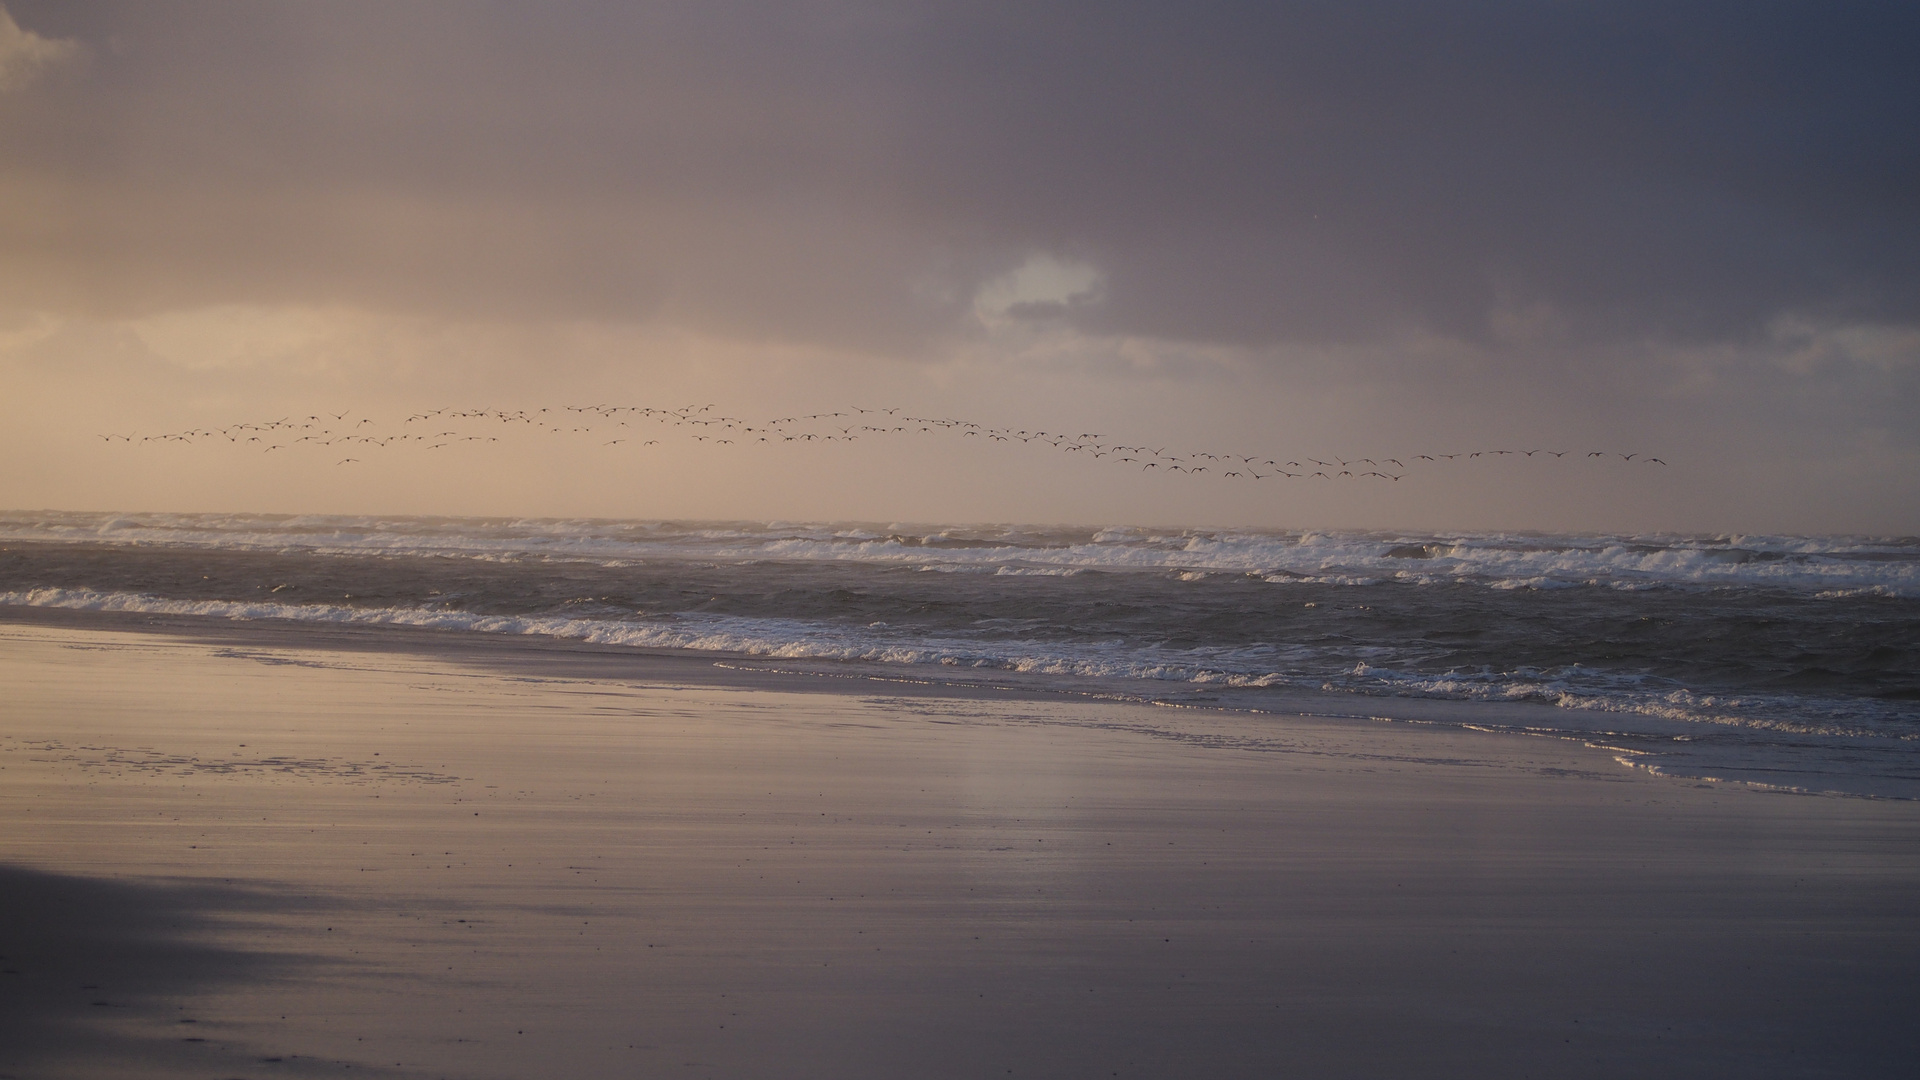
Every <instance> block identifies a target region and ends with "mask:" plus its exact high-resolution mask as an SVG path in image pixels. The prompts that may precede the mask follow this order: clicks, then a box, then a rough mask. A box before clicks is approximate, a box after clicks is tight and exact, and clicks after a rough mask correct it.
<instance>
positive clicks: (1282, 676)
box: [0, 588, 1920, 738]
mask: <svg viewBox="0 0 1920 1080" xmlns="http://www.w3.org/2000/svg"><path fill="white" fill-rule="evenodd" d="M0 605H12V606H23V607H41V608H64V609H71V610H86V611H107V612H129V613H141V614H157V615H182V616H194V617H205V618H219V619H231V620H237V621H247V620H269V619H271V620H286V621H293V622H306V623H323V624H324V623H331V624H356V625H370V626H404V627H416V628H427V629H437V630H446V631H459V632H470V633H483V634H509V635H513V634H520V635H536V636H543V637H552V638H560V639H566V640H574V641H582V642H588V643H592V644H599V645H614V646H623V647H630V648H646V649H668V650H686V651H693V652H715V653H729V654H738V655H745V656H755V657H766V658H773V659H788V660H820V661H861V662H868V663H879V664H899V665H913V666H932V667H939V668H945V669H960V670H968V671H980V672H992V671H1002V672H1012V673H1018V674H1023V675H1040V676H1054V677H1070V678H1082V679H1113V680H1126V681H1130V682H1136V683H1141V682H1144V683H1178V684H1185V685H1188V686H1191V687H1197V688H1225V689H1230V690H1240V691H1258V690H1263V689H1273V690H1311V691H1319V692H1330V693H1344V694H1354V695H1360V696H1367V697H1421V698H1434V699H1441V700H1453V701H1482V702H1529V703H1535V704H1544V705H1551V706H1555V707H1557V708H1559V709H1563V710H1575V711H1585V712H1602V713H1610V714H1618V715H1638V716H1643V717H1649V718H1654V719H1658V720H1662V721H1668V722H1675V723H1681V724H1689V725H1697V724H1708V725H1716V726H1720V727H1728V728H1745V729H1752V730H1765V731H1773V732H1781V733H1791V734H1811V735H1875V736H1885V735H1889V734H1892V735H1893V736H1894V737H1898V738H1913V737H1920V733H1914V732H1910V731H1907V730H1906V729H1908V728H1910V727H1911V724H1910V723H1900V724H1898V725H1897V728H1898V730H1892V729H1890V728H1889V727H1888V725H1887V722H1888V721H1901V720H1902V719H1903V717H1904V713H1903V712H1902V711H1901V710H1900V709H1899V708H1898V707H1897V706H1889V705H1887V704H1885V703H1877V702H1874V701H1871V700H1861V699H1851V700H1845V701H1842V700H1820V699H1809V698H1807V697H1804V696H1802V697H1785V696H1779V695H1767V694H1754V693H1749V694H1735V695H1727V694H1710V693H1702V692H1697V691H1695V690H1691V689H1688V688H1684V687H1678V686H1674V685H1672V684H1671V683H1669V682H1668V681H1666V680H1661V679H1655V678H1651V677H1649V676H1645V675H1639V674H1632V673H1621V672H1608V671H1601V670H1596V669H1591V668H1584V667H1581V666H1580V665H1572V666H1568V667H1562V668H1557V669H1535V668H1522V669H1517V670H1496V669H1492V668H1485V667H1482V668H1478V669H1451V670H1446V671H1441V672H1433V671H1422V670H1418V669H1416V668H1410V667H1406V666H1405V660H1406V658H1405V657H1404V656H1401V655H1398V654H1396V653H1395V651H1394V650H1392V649H1389V648H1385V647H1380V646H1360V645H1355V644H1351V643H1347V644H1342V645H1339V646H1337V647H1310V646H1305V645H1291V646H1276V645H1270V644H1260V645H1248V646H1239V647H1228V646H1218V645H1214V646H1197V647H1188V648H1175V647H1169V646H1166V645H1154V644H1145V645H1143V644H1137V643H1132V644H1130V643H1126V642H1122V641H1115V640H1094V641H1077V642H1076V641H1041V640H1035V639H1032V638H1028V637H1021V636H1017V633H1018V632H1019V631H1020V627H1019V626H1018V625H1011V624H1010V625H1007V626H996V627H992V628H991V629H992V630H994V631H995V633H993V634H991V635H989V634H973V635H967V634H958V633H953V632H947V633H928V632H926V631H925V630H924V629H916V628H914V627H895V626H891V625H889V624H888V623H886V622H884V621H877V622H869V623H865V624H862V625H857V626H855V625H837V624H832V623H823V622H813V621H806V620H799V619H781V618H765V617H742V616H727V615H707V614H689V613H684V612H682V613H678V614H674V615H668V616H662V617H648V616H646V615H644V614H642V613H638V612H636V613H634V614H633V615H632V616H630V617H610V616H608V615H604V614H602V615H594V616H584V615H563V614H531V615H502V614H485V613H479V612H473V611H466V610H460V609H458V608H452V607H447V608H441V607H417V606H387V607H379V606H355V605H351V604H326V603H288V602H282V601H278V600H267V599H262V600H245V601H240V600H189V599H177V598H166V597H158V596H153V595H149V594H144V593H135V592H109V591H99V590H94V589H86V588H38V589H26V590H15V591H11V592H0ZM1142 692H1143V693H1146V691H1142Z"/></svg>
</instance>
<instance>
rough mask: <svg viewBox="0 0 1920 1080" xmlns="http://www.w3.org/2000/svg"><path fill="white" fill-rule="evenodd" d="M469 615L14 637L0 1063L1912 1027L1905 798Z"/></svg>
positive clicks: (826, 1064) (1687, 1071) (1224, 1044)
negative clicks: (506, 635) (511, 633)
mask: <svg viewBox="0 0 1920 1080" xmlns="http://www.w3.org/2000/svg"><path fill="white" fill-rule="evenodd" d="M199 630H204V631H205V633H200V632H198V631H199ZM473 637H475V636H474V635H469V636H467V637H465V638H460V637H456V636H451V635H439V634H432V633H420V632H412V633H409V632H403V631H358V632H354V633H336V632H331V631H323V630H314V629H311V628H307V629H298V628H295V629H289V628H275V627H267V626H256V627H249V626H245V625H236V624H218V625H215V626H211V627H198V628H197V627H196V625H195V624H192V623H190V622H181V623H177V624H175V625H174V626H172V627H171V628H162V630H161V631H160V632H156V631H155V630H153V629H151V628H134V627H132V626H129V625H125V624H116V623H114V622H112V621H110V620H106V619H102V618H94V617H83V616H61V617H46V616H34V617H27V616H22V615H20V614H19V613H10V614H8V616H7V620H6V621H0V687H4V694H5V696H4V700H0V864H4V865H0V954H4V957H5V958H4V960H0V968H4V969H5V974H4V975H0V1005H4V1009H3V1010H0V1074H4V1075H11V1076H18V1077H69V1076H72V1077H109V1076H119V1075H125V1076H183V1077H184V1076H196V1077H250V1078H251V1077H272V1076H312V1075H322V1074H324V1075H329V1076H333V1075H349V1076H361V1075H368V1074H372V1075H392V1076H404V1077H450V1078H476V1080H477V1078H495V1077H526V1078H534V1077H582V1078H586V1077H602V1076H605V1077H614V1076H618V1077H636V1076H643V1077H650V1076H675V1077H682V1076H684V1077H709V1076H711V1077H815V1076H817V1077H876V1078H877V1077H994V1076H1000V1077H1004V1076H1010V1075H1011V1076H1029V1077H1033V1076H1040V1077H1115V1076H1118V1077H1168V1076H1191V1077H1234V1076H1247V1077H1253V1076H1260V1077H1267V1076H1278V1075H1292V1076H1309V1077H1322V1076H1326V1077H1343V1076H1353V1077H1361V1076H1368V1077H1372V1076H1462V1077H1468V1076H1471V1077H1505V1076H1514V1077H1520V1076H1543V1077H1544V1076H1552V1077H1579V1076H1595V1077H1602V1076H1604V1077H1617V1076H1627V1075H1636V1076H1688V1077H1698V1076H1741V1077H1751V1076H1862V1075H1893V1074H1895V1073H1898V1072H1900V1071H1903V1070H1904V1069H1906V1068H1910V1067H1911V1063H1912V1061H1913V1060H1914V1055H1915V1054H1916V1053H1920V1034H1916V1032H1917V1031H1920V1029H1916V1028H1915V1026H1914V1025H1913V1024H1912V1023H1911V1016H1910V1013H1911V1009H1910V1006H1911V1003H1912V1001H1913V991H1914V987H1915V986H1916V984H1917V981H1920V805H1916V804H1913V803H1905V802H1888V801H1872V800H1862V799H1841V798H1831V797H1820V796H1798V795H1783V794H1778V793H1767V792H1762V791H1757V790H1754V789H1748V788H1744V787H1737V786H1731V785H1713V784H1695V783H1692V782H1686V781H1675V780H1671V779H1664V778H1660V777H1653V776H1648V775H1646V774H1645V773H1643V772H1639V771H1635V770H1630V769H1627V768H1623V767H1621V766H1620V765H1619V764H1618V763H1616V762H1615V761H1614V760H1613V757H1612V755H1610V754H1608V753H1606V752H1604V751H1600V750H1595V749H1592V748H1588V747H1585V746H1582V745H1580V744H1576V743H1570V742H1564V741H1559V740H1549V739H1537V738H1521V737H1504V736H1491V735H1478V734H1474V733H1463V732H1457V731H1449V730H1439V729H1433V728H1423V727H1419V726H1410V725H1406V724H1384V723H1369V722H1363V721H1342V720H1326V719H1314V718H1308V717H1299V718H1286V719H1276V718H1271V717H1264V718H1263V717H1247V716H1236V715H1232V714H1223V713H1213V712H1208V711H1204V710H1175V709H1165V708H1153V707H1148V706H1141V705H1133V704H1123V703H1113V702H1102V701H1092V700H1084V699H1074V698H1061V697H1048V696H1045V695H1032V694H1014V693H1004V694H1001V693H995V692H992V691H984V690H983V691H978V692H972V693H966V694H957V693H954V692H952V691H942V690H938V689H937V688H928V687H923V686H912V685H905V684H882V683H872V682H865V681H860V680H826V679H804V678H796V677H786V676H778V675H771V674H766V673H756V672H743V671H730V670H727V669H724V668H717V667H715V666H714V665H713V663H712V661H711V660H710V659H708V658H702V657H672V656H667V657H636V656H633V655H631V654H626V653H619V652H617V651H611V650H592V649H584V648H569V647H565V646H558V645H554V644H552V643H543V642H529V641H519V640H512V639H492V640H485V641H479V642H476V641H474V640H472V638H473Z"/></svg>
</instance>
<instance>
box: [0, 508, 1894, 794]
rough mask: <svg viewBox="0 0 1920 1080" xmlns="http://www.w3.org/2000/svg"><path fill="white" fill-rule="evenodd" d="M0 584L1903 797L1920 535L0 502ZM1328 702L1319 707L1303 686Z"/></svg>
mask: <svg viewBox="0 0 1920 1080" xmlns="http://www.w3.org/2000/svg"><path fill="white" fill-rule="evenodd" d="M0 603H4V604H11V605H29V606H41V607H58V608H79V609H97V610H117V611H147V612H162V613H171V614H191V615H204V616H210V617H220V618H229V619H260V618H272V619H286V620H297V621H318V622H353V623H370V624H395V625H409V626H431V627H438V628H441V629H447V630H459V631H470V632H480V633H517V634H543V635H552V636H556V637H562V638H573V639H579V640H585V641H593V642H599V643H603V644H612V645H626V646H641V647H648V648H673V649H688V650H704V651H715V652H723V653H728V654H747V655H750V656H756V657H763V658H771V659H777V660H780V661H784V662H788V663H790V664H792V665H794V666H796V667H799V668H803V669H807V670H819V669H820V668H821V667H822V666H823V665H824V666H827V667H832V668H835V669H846V668H848V667H853V668H858V669H862V670H877V671H886V672H895V673H898V674H902V675H909V676H911V677H915V678H933V679H936V680H939V679H978V678H983V677H987V678H994V679H1017V680H1019V681H1021V682H1023V683H1027V684H1037V685H1042V686H1048V687H1054V688H1059V689H1067V690H1084V691H1091V692H1098V693H1105V694H1120V695H1124V696H1130V697H1139V698H1144V699H1150V700H1163V701H1168V702H1173V703H1196V704H1201V703H1203V704H1209V705H1213V706H1217V707H1228V708H1239V709H1250V710H1262V711H1272V712H1288V711H1295V712H1297V711H1300V702H1301V700H1302V696H1303V695H1309V696H1311V697H1312V698H1313V700H1314V702H1315V705H1314V707H1315V708H1318V709H1323V710H1324V709H1325V708H1326V705H1325V702H1327V701H1328V700H1332V701H1334V702H1335V703H1336V704H1339V703H1345V704H1344V707H1345V708H1348V709H1350V710H1351V711H1353V712H1355V713H1358V714H1363V715H1364V714H1370V713H1386V714H1394V715H1408V714H1409V709H1408V706H1411V705H1414V704H1415V703H1421V704H1431V705H1439V704H1441V703H1447V702H1461V703H1465V702H1503V703H1528V704H1532V705H1535V706H1540V707H1539V708H1535V709H1529V710H1526V711H1525V712H1524V713H1521V712H1512V711H1508V712H1485V711H1481V712H1477V713H1474V712H1461V711H1458V710H1445V709H1441V710H1438V711H1435V710H1433V709H1431V708H1428V709H1426V710H1425V711H1422V710H1420V709H1414V710H1412V714H1413V715H1421V716H1426V717H1429V718H1433V719H1437V720H1440V721H1442V722H1457V723H1476V724H1485V725H1490V726H1495V727H1519V728H1524V729H1529V730H1536V731H1539V732H1541V733H1556V734H1565V735H1569V736H1574V737H1582V738H1593V739H1600V740H1603V741H1605V742H1607V743H1608V744H1609V745H1615V746H1619V747H1621V748H1622V751H1623V754H1624V755H1625V756H1627V757H1629V758H1631V759H1633V760H1635V761H1636V762H1637V763H1639V764H1644V765H1648V766H1650V767H1654V768H1658V769H1661V770H1663V771H1668V772H1675V773H1679V774H1682V775H1694V776H1716V777H1724V778H1728V779H1740V780H1747V781H1753V782H1765V783H1771V784H1776V785H1778V786H1782V787H1789V788H1802V789H1810V790H1830V791H1844V792H1852V793H1860V794H1879V795H1897V796H1903V797H1915V796H1920V756H1917V755H1920V539H1915V538H1864V537H1840V538H1834V537H1798V536H1716V537H1687V536H1624V535H1623V536H1606V535H1539V534H1482V535H1461V534H1414V533H1338V532H1284V531H1253V530H1241V531H1234V530H1205V529H1187V530H1177V529H1130V528H1106V529H1072V528H1053V527H1026V526H991V527H947V526H936V527H928V526H907V525H899V524H894V525H874V524H782V523H773V524H767V523H698V524H685V523H672V522H629V521H558V520H507V519H454V518H407V517H319V516H308V517H286V516H268V515H161V514H144V515H112V514H79V513H37V514H36V513H12V514H7V515H0ZM1328 695H1331V696H1332V697H1331V699H1329V697H1328Z"/></svg>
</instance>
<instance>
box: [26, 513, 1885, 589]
mask: <svg viewBox="0 0 1920 1080" xmlns="http://www.w3.org/2000/svg"><path fill="white" fill-rule="evenodd" d="M0 540H26V541H42V542H48V541H52V542H58V541H67V542H89V543H110V544H138V545H164V546H178V547H190V548H211V549H225V550H252V551H311V552H315V553H321V554H371V555H391V556H407V555H416V556H417V555H438V556H454V557H465V558H472V559H479V560H500V561H514V560H525V559H536V560H562V561H566V560H580V561H590V562H595V563H601V564H608V563H618V562H627V563H635V562H648V561H656V560H663V559H708V560H721V561H742V560H788V561H796V562H864V563H876V564H896V565H901V566H911V567H915V568H919V569H923V570H935V571H941V570H944V571H957V572H969V571H971V572H987V573H1002V574H1032V575H1054V574H1066V573H1073V572H1081V571H1086V570H1134V571H1163V572H1171V573H1175V574H1181V575H1189V576H1190V577H1191V578H1192V579H1193V580H1200V579H1201V578H1202V577H1204V575H1205V573H1206V572H1240V573H1245V574H1250V575H1255V576H1259V577H1262V578H1264V579H1265V580H1267V581H1269V582H1272V583H1274V584H1300V583H1308V584H1340V585H1353V586H1357V587H1365V586H1375V585H1395V584H1398V585H1413V586H1420V585H1443V584H1453V583H1459V584H1476V585H1481V586H1488V587H1493V588H1500V589H1554V588H1580V587H1606V588H1613V589H1625V590H1634V589H1645V588H1662V587H1687V586H1715V585H1731V586H1762V587H1780V588H1790V589H1811V590H1816V591H1818V592H1819V593H1820V595H1823V596H1827V597H1840V596H1857V595H1878V596H1888V597H1909V596H1914V595H1920V541H1915V540H1913V539H1872V538H1858V537H1853V538H1847V537H1842V538H1820V537H1793V536H1718V537H1687V536H1669V535H1648V536H1540V535H1531V534H1507V533H1489V534H1474V535H1467V534H1447V535H1420V534H1384V533H1329V532H1311V531H1310V532H1301V533H1289V532H1266V531H1252V530H1243V531H1231V530H1156V529H1145V528H1120V527H1109V528H1104V529H1099V530H1081V529H1056V528H1038V527H1012V526H998V527H976V528H959V527H936V528H927V527H912V526H905V525H865V524H848V525H836V524H824V525H795V524H784V523H771V524H757V523H724V524H703V525H684V524H676V523H668V522H620V521H595V520H532V519H514V520H508V519H476V518H459V519H455V518H410V517H327V516H312V515H307V516H269V515H218V514H79V513H40V514H29V513H10V514H0Z"/></svg>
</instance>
